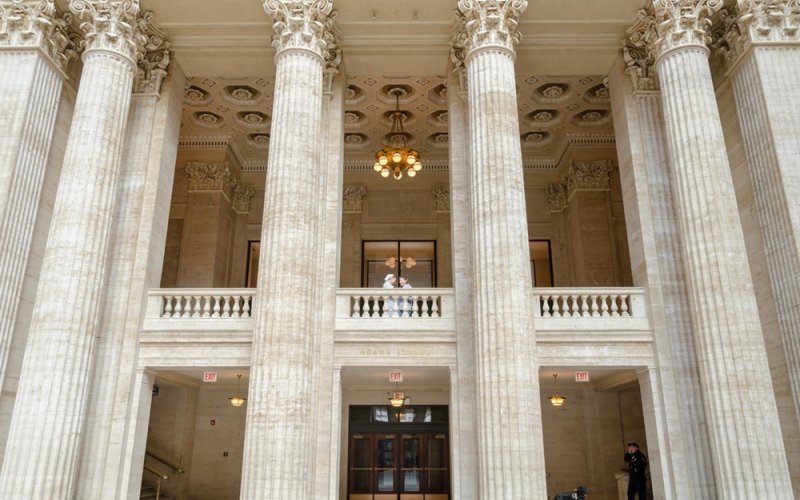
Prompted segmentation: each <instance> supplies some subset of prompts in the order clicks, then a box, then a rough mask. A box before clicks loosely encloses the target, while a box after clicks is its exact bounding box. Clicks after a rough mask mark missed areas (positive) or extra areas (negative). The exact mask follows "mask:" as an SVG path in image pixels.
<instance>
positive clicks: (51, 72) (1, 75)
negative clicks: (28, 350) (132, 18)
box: [0, 0, 75, 391]
mask: <svg viewBox="0 0 800 500" xmlns="http://www.w3.org/2000/svg"><path fill="white" fill-rule="evenodd" d="M69 20H70V16H69V14H66V15H63V16H60V17H59V16H58V14H57V12H56V8H55V5H54V3H53V0H44V1H43V0H36V1H33V0H26V1H19V0H18V1H12V0H1V1H0V96H2V106H0V296H2V297H3V300H2V301H0V388H2V389H3V390H4V391H5V390H7V388H6V378H7V377H6V374H7V366H8V356H9V348H10V345H11V342H12V336H13V335H14V331H15V325H16V322H17V310H18V308H19V303H20V297H21V293H22V287H23V281H24V275H25V270H26V268H27V264H28V258H29V255H30V250H31V242H32V239H33V230H34V223H35V220H36V214H37V207H38V204H39V198H40V195H41V191H42V183H43V180H44V174H45V166H46V164H47V156H48V154H49V152H50V145H51V141H52V137H53V130H54V127H55V123H56V115H57V111H58V105H59V101H60V100H61V89H62V85H63V81H64V80H65V79H66V76H65V73H64V72H65V70H66V66H67V63H68V62H69V61H70V59H71V58H73V57H74V56H75V51H74V48H73V47H72V45H71V43H70V42H69V38H68V36H67V32H66V30H67V27H68V24H69Z"/></svg>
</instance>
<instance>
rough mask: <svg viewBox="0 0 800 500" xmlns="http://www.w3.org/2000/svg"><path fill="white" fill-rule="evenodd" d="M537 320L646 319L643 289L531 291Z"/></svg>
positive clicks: (540, 289)
mask: <svg viewBox="0 0 800 500" xmlns="http://www.w3.org/2000/svg"><path fill="white" fill-rule="evenodd" d="M533 297H534V301H533V302H534V310H533V315H534V317H537V318H590V317H607V318H612V317H616V318H620V317H625V318H646V317H647V310H646V308H645V297H644V289H643V288H534V289H533Z"/></svg>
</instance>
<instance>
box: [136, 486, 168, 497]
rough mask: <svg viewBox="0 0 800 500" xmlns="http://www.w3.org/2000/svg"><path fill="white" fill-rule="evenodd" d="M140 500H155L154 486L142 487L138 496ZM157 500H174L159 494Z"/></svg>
mask: <svg viewBox="0 0 800 500" xmlns="http://www.w3.org/2000/svg"><path fill="white" fill-rule="evenodd" d="M139 499H140V500H156V488H155V487H154V486H148V485H146V484H143V485H142V491H141V493H140V494H139ZM158 500H175V497H173V496H170V495H167V494H165V493H163V492H162V493H161V495H159V497H158Z"/></svg>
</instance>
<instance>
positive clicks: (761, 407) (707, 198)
mask: <svg viewBox="0 0 800 500" xmlns="http://www.w3.org/2000/svg"><path fill="white" fill-rule="evenodd" d="M658 71H659V77H660V81H661V88H662V96H663V108H664V120H665V122H666V133H667V138H668V144H669V152H670V157H671V160H672V168H673V169H674V175H673V179H674V181H675V185H674V196H675V200H676V204H677V207H678V212H679V218H680V221H679V224H680V232H681V240H682V242H683V249H682V250H683V253H684V257H685V266H686V270H687V277H688V289H689V295H690V304H691V308H692V313H693V324H694V329H695V346H696V350H697V355H698V363H699V368H700V375H701V381H702V384H703V394H702V397H703V401H704V405H705V411H706V419H707V422H708V424H709V432H710V441H711V456H712V459H713V463H714V468H715V470H714V472H715V477H716V484H717V488H718V494H724V496H726V497H729V498H757V497H759V496H767V497H769V496H773V497H775V498H782V497H784V496H785V495H786V494H787V492H788V491H790V483H789V478H788V471H787V468H786V456H785V453H784V451H783V443H782V441H781V438H780V436H781V431H780V425H779V422H778V417H777V412H776V408H775V399H774V396H773V392H772V384H771V380H770V377H769V366H768V364H767V359H766V353H765V350H764V340H763V337H762V332H761V326H760V323H759V315H758V310H757V308H756V302H755V297H754V295H753V286H752V281H751V280H750V275H749V267H748V262H747V256H746V250H745V245H744V238H743V235H742V229H741V225H740V223H739V218H738V210H737V205H736V198H735V195H734V190H733V182H732V179H731V173H730V167H729V164H728V159H727V152H726V148H725V144H724V141H723V135H722V128H721V124H720V119H719V112H718V110H717V107H716V100H715V95H714V90H713V86H712V82H711V73H710V70H709V67H708V60H707V51H706V50H705V49H704V48H702V47H698V46H685V47H682V48H679V49H675V50H671V51H669V52H667V53H666V54H664V55H662V56H661V58H660V60H659V61H658Z"/></svg>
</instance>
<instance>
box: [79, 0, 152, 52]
mask: <svg viewBox="0 0 800 500" xmlns="http://www.w3.org/2000/svg"><path fill="white" fill-rule="evenodd" d="M69 10H70V11H72V13H73V14H75V16H77V17H78V19H80V21H81V24H80V28H81V31H83V33H84V40H83V48H84V49H85V50H86V51H89V50H107V51H111V52H116V53H118V54H120V55H122V56H125V57H127V58H128V59H130V61H131V62H135V61H136V60H137V59H138V56H139V55H140V54H141V51H142V50H143V47H144V44H145V39H144V36H143V35H142V34H141V33H139V32H138V31H137V29H136V26H137V21H136V17H137V16H138V15H139V0H70V2H69Z"/></svg>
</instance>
